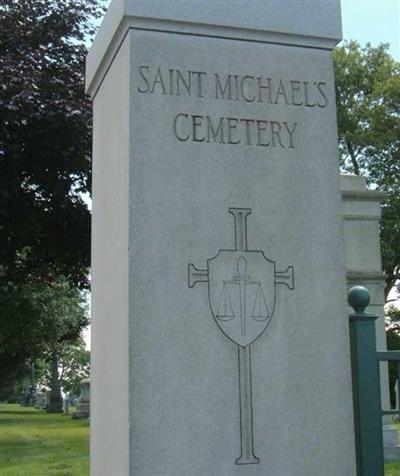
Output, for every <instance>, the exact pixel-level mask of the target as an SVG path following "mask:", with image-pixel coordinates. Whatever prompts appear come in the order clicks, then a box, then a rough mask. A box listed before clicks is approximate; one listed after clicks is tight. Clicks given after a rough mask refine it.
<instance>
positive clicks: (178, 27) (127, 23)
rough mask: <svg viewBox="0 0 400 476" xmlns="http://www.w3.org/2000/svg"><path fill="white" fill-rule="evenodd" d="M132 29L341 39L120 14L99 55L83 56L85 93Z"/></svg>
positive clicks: (321, 44) (299, 43) (320, 42)
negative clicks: (107, 42) (100, 56)
mask: <svg viewBox="0 0 400 476" xmlns="http://www.w3.org/2000/svg"><path fill="white" fill-rule="evenodd" d="M131 30H137V31H153V32H157V33H170V34H176V35H187V36H197V37H206V38H217V39H226V40H233V41H242V42H250V43H265V44H273V45H278V46H293V47H298V48H311V49H318V50H327V51H331V50H333V48H334V47H335V46H336V45H337V43H338V42H339V41H340V40H339V39H334V38H321V37H317V36H306V35H298V34H288V33H278V32H274V31H264V30H251V29H246V28H238V27H231V26H220V25H212V24H205V23H192V22H185V21H171V20H165V19H158V18H147V17H137V16H123V17H122V18H121V21H120V22H119V24H118V26H117V28H116V29H115V32H114V34H113V35H112V39H111V41H110V43H109V45H108V47H107V48H106V50H105V53H104V54H103V56H102V58H101V59H99V53H98V52H96V53H92V54H90V52H89V54H88V56H87V59H86V87H85V90H86V93H87V94H89V95H90V96H91V98H92V99H94V97H95V96H96V93H97V91H98V89H99V88H100V86H101V83H102V81H103V78H104V77H105V75H106V74H107V71H108V70H109V68H110V67H111V65H112V62H113V60H114V58H115V56H116V55H117V54H118V50H119V48H120V47H121V45H122V43H123V42H124V40H125V38H126V36H127V34H128V33H129V31H131Z"/></svg>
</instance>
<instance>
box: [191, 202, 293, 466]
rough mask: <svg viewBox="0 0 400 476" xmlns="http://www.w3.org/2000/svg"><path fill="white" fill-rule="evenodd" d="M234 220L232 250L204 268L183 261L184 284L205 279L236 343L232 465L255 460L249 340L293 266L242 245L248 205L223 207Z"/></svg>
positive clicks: (288, 282) (267, 317)
mask: <svg viewBox="0 0 400 476" xmlns="http://www.w3.org/2000/svg"><path fill="white" fill-rule="evenodd" d="M228 211H229V213H230V214H232V215H233V217H234V222H235V249H233V250H219V251H218V254H217V255H216V256H215V257H214V258H210V259H208V260H207V269H204V270H203V269H197V268H196V267H195V266H194V265H193V264H189V266H188V284H189V287H190V288H192V287H193V286H194V285H195V284H196V283H201V282H203V283H208V297H209V303H210V308H211V313H212V315H213V317H214V319H215V322H216V323H217V324H218V326H219V328H220V329H221V330H222V332H223V333H224V334H225V335H226V336H227V337H228V338H229V339H230V340H231V341H232V342H234V343H235V344H237V346H238V364H239V396H240V446H241V452H240V456H239V458H237V459H236V464H238V465H241V464H257V463H259V462H260V460H259V458H257V456H255V455H254V441H253V404H252V388H251V352H250V345H251V343H252V342H254V341H255V340H256V339H257V338H258V337H259V336H260V335H261V334H262V333H263V332H264V331H265V329H266V328H267V326H268V324H269V322H270V321H271V318H272V314H273V312H274V308H275V287H276V286H277V285H285V286H287V287H288V288H289V289H290V290H293V289H294V275H293V266H289V267H287V268H286V270H285V271H276V268H275V262H274V261H272V260H270V259H268V258H267V257H266V256H265V255H264V252H263V251H252V250H248V249H247V216H248V215H250V214H251V209H250V208H229V210H228Z"/></svg>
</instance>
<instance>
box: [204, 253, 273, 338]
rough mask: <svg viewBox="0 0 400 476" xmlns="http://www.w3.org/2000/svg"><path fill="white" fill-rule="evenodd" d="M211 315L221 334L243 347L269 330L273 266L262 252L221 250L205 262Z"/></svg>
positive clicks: (271, 310)
mask: <svg viewBox="0 0 400 476" xmlns="http://www.w3.org/2000/svg"><path fill="white" fill-rule="evenodd" d="M208 295H209V301H210V307H211V312H212V314H213V316H214V319H215V322H216V323H217V324H218V326H219V327H220V328H221V330H222V332H223V333H224V334H225V335H226V336H227V337H229V339H231V340H232V341H233V342H235V344H238V345H240V346H242V347H245V346H246V345H249V344H251V343H252V342H253V341H254V340H256V339H257V337H259V336H260V335H261V334H262V333H263V332H264V331H265V329H266V327H267V326H268V324H269V322H270V320H271V318H272V314H273V312H274V307H275V262H274V261H271V260H269V259H268V258H266V256H265V255H264V253H263V252H262V251H233V250H220V251H219V252H218V254H217V256H215V257H214V258H212V259H209V260H208Z"/></svg>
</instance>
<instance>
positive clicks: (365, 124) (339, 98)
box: [334, 41, 400, 298]
mask: <svg viewBox="0 0 400 476" xmlns="http://www.w3.org/2000/svg"><path fill="white" fill-rule="evenodd" d="M334 65H335V82H336V102H337V110H338V132H339V149H340V165H341V168H342V170H344V171H347V172H351V173H354V174H357V175H360V174H363V175H365V177H366V179H367V182H368V184H369V186H370V187H371V188H373V189H378V190H381V191H383V192H385V193H386V194H387V198H386V199H385V200H384V202H383V209H382V220H381V224H380V226H381V249H382V262H383V263H382V264H383V270H384V272H385V276H386V287H385V295H386V298H387V297H388V295H389V293H390V291H391V290H392V289H393V287H394V286H395V285H396V282H397V281H398V279H399V278H400V107H399V105H400V64H399V63H396V62H395V61H394V60H393V58H392V57H391V56H390V55H389V53H388V45H380V46H378V47H376V48H373V47H371V46H370V45H369V44H367V46H366V47H365V48H361V47H360V45H359V44H358V43H357V42H355V41H350V42H348V43H345V44H344V46H342V47H338V48H336V49H335V51H334Z"/></svg>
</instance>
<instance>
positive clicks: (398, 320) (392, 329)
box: [386, 306, 400, 408]
mask: <svg viewBox="0 0 400 476" xmlns="http://www.w3.org/2000/svg"><path fill="white" fill-rule="evenodd" d="M387 321H388V323H389V328H388V330H387V331H386V339H387V348H388V350H400V334H399V331H400V309H397V308H396V307H394V306H389V308H388V310H387ZM397 366H398V364H397V362H389V388H390V403H391V405H392V408H394V407H395V404H396V394H395V385H396V380H397V378H398V375H399V374H398V370H397Z"/></svg>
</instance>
